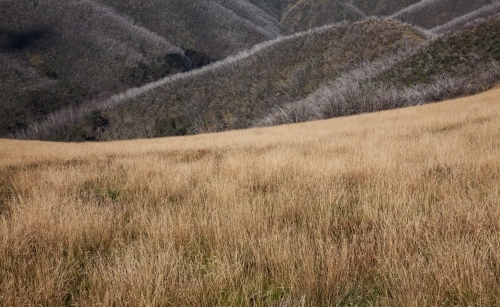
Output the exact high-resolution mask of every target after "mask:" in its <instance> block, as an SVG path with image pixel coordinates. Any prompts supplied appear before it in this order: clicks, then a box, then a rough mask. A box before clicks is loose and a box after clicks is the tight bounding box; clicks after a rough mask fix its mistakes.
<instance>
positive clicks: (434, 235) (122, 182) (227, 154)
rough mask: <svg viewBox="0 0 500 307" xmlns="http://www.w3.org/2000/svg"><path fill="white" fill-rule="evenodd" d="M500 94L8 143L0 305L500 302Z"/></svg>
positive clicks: (0, 200) (0, 225)
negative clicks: (146, 134) (259, 125)
mask: <svg viewBox="0 0 500 307" xmlns="http://www.w3.org/2000/svg"><path fill="white" fill-rule="evenodd" d="M499 97H500V88H496V89H494V90H491V91H489V92H486V93H483V94H480V95H476V96H473V97H468V98H463V99H458V100H454V101H447V102H443V103H439V104H432V105H426V106H419V107H412V108H406V109H399V110H392V111H386V112H380V113H372V114H364V115H360V116H353V117H345V118H337V119H333V120H326V121H317V122H308V123H304V124H297V125H289V126H279V127H272V128H263V129H250V130H245V131H232V132H226V133H218V134H205V135H198V136H190V137H175V138H166V139H153V140H136V141H123V142H110V143H81V144H65V143H48V142H34V141H16V140H0V305H1V306H276V307H278V306H282V307H287V306H341V305H356V306H370V305H376V306H437V305H448V306H450V305H461V306H467V305H469V306H470V305H475V306H487V305H499V304H500V98H499Z"/></svg>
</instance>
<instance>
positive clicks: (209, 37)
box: [0, 0, 500, 140]
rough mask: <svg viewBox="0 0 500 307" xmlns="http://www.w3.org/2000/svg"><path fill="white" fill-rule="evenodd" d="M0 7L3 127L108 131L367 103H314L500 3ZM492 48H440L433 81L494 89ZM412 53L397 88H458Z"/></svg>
mask: <svg viewBox="0 0 500 307" xmlns="http://www.w3.org/2000/svg"><path fill="white" fill-rule="evenodd" d="M0 9H1V12H2V15H4V16H3V17H4V18H3V19H1V20H0V64H1V65H2V67H3V69H2V70H1V71H0V80H1V81H2V82H1V83H0V136H9V135H10V136H11V137H29V138H49V139H53V140H101V139H102V140H104V139H116V138H132V137H151V136H164V135H178V134H186V133H198V132H204V131H219V130H225V129H233V128H244V127H248V126H251V125H255V124H259V125H260V124H266V125H267V124H273V123H279V122H290V121H292V122H293V121H303V120H309V119H315V118H323V117H324V116H327V117H328V116H337V115H341V114H349V113H351V112H357V111H354V110H358V111H359V110H360V109H366V108H365V107H363V108H361V107H360V106H359V105H355V104H353V105H352V106H350V107H343V108H342V110H343V111H342V112H337V111H335V112H333V113H332V114H333V115H332V114H329V115H328V114H327V115H325V114H323V113H322V112H323V111H318V109H317V107H318V105H319V104H321V103H323V102H324V101H328V100H329V99H323V98H321V99H317V101H316V102H317V103H311V102H310V101H311V99H316V98H317V97H330V96H336V97H341V96H342V95H339V93H338V91H342V90H344V89H345V88H344V83H343V82H344V81H342V80H351V79H352V78H354V81H353V82H350V84H351V85H352V87H351V88H350V89H349V91H355V92H356V91H357V93H358V94H359V93H363V91H359V88H357V87H358V86H364V91H368V88H373V90H374V91H375V92H377V91H380V92H384V89H387V86H389V84H390V82H386V81H387V80H385V79H384V78H386V77H387V76H388V73H385V74H384V72H386V71H389V70H391V69H392V67H393V66H394V65H396V64H400V63H403V62H405V61H407V60H409V59H410V58H411V57H412V56H413V55H414V54H415V53H417V52H419V50H420V52H424V53H425V52H427V51H425V50H426V49H425V46H430V45H433V42H435V41H444V40H446V39H447V37H449V36H448V35H455V34H456V35H458V37H462V36H461V35H462V34H463V33H466V32H467V31H469V30H466V31H465V32H463V31H462V30H461V29H462V28H463V27H464V25H465V24H467V23H468V22H471V21H474V20H477V19H478V18H488V16H492V15H494V14H496V13H498V12H500V1H493V0H480V1H475V2H468V1H465V0H454V1H451V0H423V1H417V0H404V1H398V2H397V3H395V2H393V1H385V0H377V1H368V0H349V1H348V0H325V1H310V0H300V1H297V0H251V1H244V0H207V1H201V2H200V1H180V0H165V1H160V0H147V1H142V0H141V1H139V0H128V1H124V0H64V1H54V0H19V1H13V0H2V1H1V2H0ZM430 12H433V14H430ZM434 13H436V14H434ZM373 15H375V16H379V17H377V18H379V19H374V17H370V16H373ZM434 15H435V16H438V17H435V16H434ZM380 16H382V19H380ZM383 16H391V17H390V18H388V19H384V18H383ZM495 18H497V17H493V20H494V19H495ZM399 21H404V22H406V23H407V24H406V25H405V24H401V23H399ZM332 23H333V25H332ZM325 25H326V26H325ZM491 27H492V28H491V31H493V32H492V33H497V32H498V29H497V28H496V25H493V24H491ZM360 29H361V30H360ZM495 31H497V32H495ZM447 32H448V34H447ZM334 33H335V34H334ZM442 33H444V35H443V34H442ZM450 33H451V34H450ZM438 34H439V35H438ZM349 35H350V36H351V38H350V39H348V38H347V37H348V36H349ZM480 37H481V38H482V39H486V41H484V44H482V45H481V48H483V49H484V48H486V49H488V50H489V49H491V48H493V49H494V48H496V47H495V44H496V36H495V35H492V36H485V35H482V34H481V35H480ZM461 39H462V38H460V39H458V41H460V44H462V43H463V44H464V45H463V46H469V44H470V42H472V44H474V43H473V41H474V40H473V39H472V38H471V37H468V38H463V41H461ZM460 44H459V45H458V47H457V48H461V47H463V46H462V45H460ZM422 48H423V49H422ZM481 48H480V50H479V51H477V50H476V51H470V50H469V51H467V52H465V53H466V54H467V56H466V57H465V58H464V57H463V56H462V58H460V57H459V58H458V59H456V56H457V54H459V55H461V53H457V52H455V51H454V50H453V49H450V48H443V49H442V50H441V51H440V52H439V57H438V59H439V61H441V60H442V59H450V58H451V60H450V62H449V63H451V66H449V67H446V68H445V69H444V70H443V71H441V70H440V68H439V69H437V70H436V71H439V74H438V75H436V74H433V75H432V78H431V79H432V82H441V81H439V80H444V79H446V77H447V76H450V75H453V78H452V79H453V80H458V79H460V80H462V79H463V78H462V77H463V76H462V77H458V75H459V74H464V75H470V76H480V75H481V76H482V77H478V80H479V81H478V82H475V83H474V82H472V83H474V84H473V85H470V86H469V85H467V86H465V88H468V89H470V90H467V91H464V93H466V92H474V91H475V90H474V89H478V88H488V87H489V86H490V85H491V82H490V81H488V80H489V79H488V78H490V79H491V78H493V79H495V77H494V74H493V75H492V74H491V72H492V71H494V69H490V68H489V67H490V66H491V65H493V67H495V66H494V65H496V63H497V60H495V59H494V57H493V60H491V59H490V58H488V57H483V55H485V54H487V53H483V52H482V51H484V50H483V49H481ZM422 50H424V51H422ZM477 52H479V54H480V56H479V60H477V59H476V58H474V56H475V55H477V54H476V53H477ZM488 52H489V51H488ZM431 54H432V52H431ZM428 58H429V59H434V58H432V57H431V56H430V55H429V57H428ZM463 59H466V60H463ZM217 61H218V62H217ZM214 62H217V63H215V64H214ZM409 63H413V64H415V63H416V62H409ZM429 63H430V64H429V65H436V67H440V65H441V64H439V62H436V61H433V60H431V61H430V62H429ZM209 64H211V65H210V66H207V65H209ZM413 64H410V66H406V68H405V69H406V70H405V72H404V73H401V72H398V73H396V74H394V76H403V77H402V78H404V79H405V80H407V79H412V78H414V79H416V81H415V82H413V83H412V84H410V85H408V84H407V85H405V86H400V85H399V83H398V82H399V81H401V80H392V81H391V82H392V84H391V90H390V91H387V90H386V91H385V92H386V93H393V92H394V91H396V92H397V91H402V92H400V93H404V92H406V91H407V90H410V91H412V90H413V87H415V86H417V87H418V86H427V87H431V86H433V87H434V90H433V91H435V92H436V93H435V94H432V95H434V96H435V97H434V98H432V97H430V96H432V95H431V94H426V95H427V96H425V95H424V96H425V97H427V98H422V97H420V98H418V97H417V98H418V99H417V100H418V101H435V100H439V99H437V98H436V97H441V96H443V97H444V96H450V95H451V94H449V93H448V94H447V93H437V92H439V91H440V90H443V91H445V92H446V91H449V90H448V87H446V86H444V87H443V84H445V83H446V82H444V83H443V82H441V83H440V85H439V86H438V85H432V84H434V83H432V82H431V81H429V80H430V79H429V78H426V77H422V75H423V74H424V73H426V71H428V70H429V69H430V70H431V71H433V70H434V68H432V67H430V66H429V67H427V68H425V69H423V68H422V67H424V66H425V65H426V63H423V64H422V63H417V64H415V65H416V66H411V65H413ZM457 65H458V66H457ZM204 66H207V68H206V69H205V68H203V69H201V70H196V71H194V72H190V71H192V70H194V69H199V68H202V67H204ZM441 66H442V65H441ZM481 71H485V73H484V74H482V73H481ZM470 72H472V73H470ZM381 74H383V76H385V77H378V76H379V75H381ZM483 75H484V76H483ZM485 76H490V77H485ZM491 76H493V77H491ZM483 77H484V78H483ZM346 78H347V79H346ZM422 78H423V79H422ZM427 79H429V80H427ZM384 80H385V81H384ZM481 80H482V81H481ZM377 82H379V83H381V84H382V85H380V84H378V83H377ZM460 82H462V81H460ZM460 82H458V84H460ZM481 82H485V84H483V85H481V84H479V83H481ZM469 83H470V82H469ZM396 85H397V86H396ZM392 90H394V91H392ZM419 90H420V88H419ZM424 92H425V91H424ZM431 92H432V91H431ZM452 92H453V93H454V95H459V94H460V91H456V90H454V91H452ZM325 93H327V94H325ZM398 95H399V94H398ZM429 95H430V96H429ZM367 96H371V95H367ZM396 96H397V95H396V94H394V97H396ZM451 96H453V95H451ZM314 97H316V98H314ZM408 97H410V98H411V97H413V98H415V97H416V96H411V95H410V96H408ZM410 98H408V99H410ZM401 101H407V100H405V99H403V100H401ZM306 102H307V103H306ZM342 103H343V104H345V102H342ZM367 103H368V102H366V103H365V102H364V104H365V105H366V104H367ZM384 103H385V104H384ZM384 103H382V104H384V106H385V107H388V106H389V105H392V103H388V102H384ZM405 103H406V102H405ZM407 103H409V102H407ZM368 104H370V103H368ZM306 105H307V106H306ZM311 105H312V106H313V107H309V106H311ZM297 106H300V110H302V111H300V112H298V111H297V109H296V107H297ZM379 108H381V107H380V106H379V107H376V108H375V107H368V108H367V110H375V109H379ZM349 110H350V111H349ZM287 112H291V113H290V114H288V113H287ZM318 112H319V113H318ZM327 113H328V112H327ZM273 114H274V115H273ZM276 114H281V115H280V116H281V117H280V116H278V117H279V118H280V119H278V120H275V119H276V116H275V115H276ZM41 127H43V129H41Z"/></svg>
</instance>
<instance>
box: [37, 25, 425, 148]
mask: <svg viewBox="0 0 500 307" xmlns="http://www.w3.org/2000/svg"><path fill="white" fill-rule="evenodd" d="M382 29H383V31H382ZM382 33H383V34H382ZM423 41H424V38H423V37H422V36H421V35H420V34H419V33H418V32H417V31H415V30H414V29H413V28H411V27H408V26H404V25H401V24H399V23H396V22H393V21H388V20H378V19H370V20H367V21H364V22H359V23H355V24H349V23H343V24H339V25H336V26H330V27H325V28H319V29H316V30H313V31H311V32H306V33H302V34H297V35H294V36H290V37H286V38H282V39H279V40H276V41H273V42H270V43H266V44H263V45H259V46H257V47H256V48H254V49H253V50H251V51H250V52H247V53H242V54H240V55H239V56H237V57H234V58H230V59H228V60H225V61H221V62H219V63H217V64H215V65H213V66H211V67H207V68H206V69H202V70H200V71H196V72H193V73H191V74H187V75H183V76H179V77H178V78H177V77H174V78H167V79H164V80H163V81H161V82H158V83H156V84H151V85H148V86H146V87H144V89H138V90H134V91H130V92H129V93H128V94H126V95H125V99H121V98H119V100H111V101H109V102H107V103H104V104H102V105H101V106H97V110H99V111H102V116H104V117H105V118H106V119H107V121H108V122H107V123H108V125H107V127H106V129H105V130H104V131H102V129H97V130H96V129H95V128H96V127H95V126H94V127H93V126H91V125H92V123H89V122H88V120H87V119H86V118H82V119H83V120H82V121H80V122H79V123H78V124H77V125H72V128H71V129H67V128H66V127H68V123H64V122H61V124H63V125H62V126H61V127H60V128H59V129H58V130H52V132H50V131H47V132H48V135H45V136H42V137H45V138H46V137H49V138H53V139H61V138H62V139H68V138H69V139H73V140H74V139H80V140H83V139H89V138H94V137H95V138H99V139H104V140H106V139H108V140H109V139H117V138H118V139H123V138H136V137H151V136H162V135H176V134H185V133H186V132H188V131H187V129H193V130H194V132H207V131H220V130H225V129H235V128H247V127H249V126H251V125H252V122H253V121H254V120H256V119H258V118H260V117H262V116H263V115H265V114H266V113H267V112H269V111H270V110H271V109H272V108H274V107H275V106H277V105H280V104H284V103H287V102H292V101H296V100H298V99H301V98H304V97H306V96H307V95H308V94H309V93H311V92H313V91H315V90H316V89H317V88H318V87H319V86H320V85H322V84H324V83H326V82H328V81H330V80H332V79H335V78H336V77H337V76H338V75H339V74H340V73H342V72H343V71H346V70H348V69H349V68H352V67H353V66H355V65H356V64H357V63H359V62H362V61H366V60H375V59H377V58H380V57H382V56H384V55H388V54H393V53H396V52H402V51H404V50H407V49H411V48H414V47H416V46H418V45H419V44H421V43H422V42H423ZM304 59H307V61H304ZM122 97H123V96H122ZM100 107H101V108H100ZM70 124H71V123H70ZM32 131H34V130H32ZM53 132H56V133H57V134H54V133H53ZM37 133H44V132H43V131H42V130H40V129H38V128H37ZM40 136H41V135H39V136H38V137H40Z"/></svg>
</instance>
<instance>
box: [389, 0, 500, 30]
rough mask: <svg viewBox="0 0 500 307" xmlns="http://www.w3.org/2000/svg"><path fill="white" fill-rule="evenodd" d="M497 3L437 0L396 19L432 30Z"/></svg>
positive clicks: (477, 0)
mask: <svg viewBox="0 0 500 307" xmlns="http://www.w3.org/2000/svg"><path fill="white" fill-rule="evenodd" d="M494 2H498V1H497V0H474V1H457V0H439V1H428V2H427V3H426V4H425V5H421V6H418V7H416V8H415V9H413V10H409V11H408V12H406V13H403V14H401V15H398V16H397V18H398V19H400V20H402V21H405V22H408V23H411V24H413V25H416V26H420V27H422V28H425V29H432V28H434V27H437V26H439V25H442V24H443V23H445V22H447V21H450V20H452V19H454V18H457V17H460V16H463V15H465V14H467V13H470V12H472V11H475V10H477V9H480V8H481V7H483V6H485V5H488V4H491V3H494Z"/></svg>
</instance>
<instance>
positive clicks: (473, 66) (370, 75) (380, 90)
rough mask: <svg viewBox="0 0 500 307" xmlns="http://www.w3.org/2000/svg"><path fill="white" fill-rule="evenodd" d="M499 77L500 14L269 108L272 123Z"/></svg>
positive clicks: (420, 98)
mask: <svg viewBox="0 0 500 307" xmlns="http://www.w3.org/2000/svg"><path fill="white" fill-rule="evenodd" d="M499 80H500V15H497V16H494V17H492V18H489V19H487V20H481V21H477V22H475V23H472V24H470V25H468V26H467V27H466V28H465V29H463V30H461V31H459V32H455V33H450V34H448V35H444V36H442V37H440V38H437V39H434V40H433V41H432V42H430V43H429V44H428V45H427V46H425V47H423V48H421V49H420V50H417V51H411V52H410V53H408V54H401V55H399V56H398V57H396V58H388V59H386V60H383V61H379V62H377V63H375V62H371V63H365V64H364V65H363V66H361V68H359V69H358V70H355V71H352V72H349V73H347V74H344V75H342V76H340V77H339V78H337V79H336V80H334V81H333V82H331V83H330V84H328V85H327V86H325V87H323V88H321V89H319V90H318V91H317V92H315V93H313V94H312V95H310V96H309V97H307V98H306V99H304V100H300V101H297V102H294V103H292V104H287V105H285V106H283V107H281V108H278V109H275V110H273V112H271V113H270V114H268V116H266V117H265V118H263V119H262V120H261V121H259V122H258V125H276V124H283V123H293V122H303V121H307V120H311V119H323V118H331V117H337V116H346V115H352V114H358V113H363V112H373V111H379V110H386V109H393V108H400V107H405V106H412V105H418V104H423V103H429V102H436V101H441V100H444V99H449V98H453V97H457V96H463V95H471V94H475V93H478V92H479V91H483V90H486V89H489V88H491V87H493V86H494V85H495V84H497V83H498V82H499Z"/></svg>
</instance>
